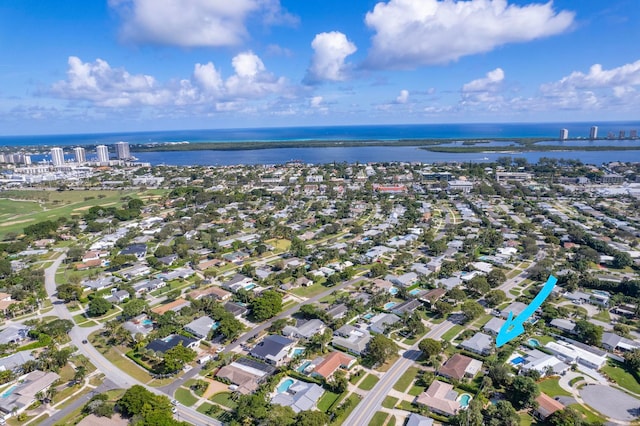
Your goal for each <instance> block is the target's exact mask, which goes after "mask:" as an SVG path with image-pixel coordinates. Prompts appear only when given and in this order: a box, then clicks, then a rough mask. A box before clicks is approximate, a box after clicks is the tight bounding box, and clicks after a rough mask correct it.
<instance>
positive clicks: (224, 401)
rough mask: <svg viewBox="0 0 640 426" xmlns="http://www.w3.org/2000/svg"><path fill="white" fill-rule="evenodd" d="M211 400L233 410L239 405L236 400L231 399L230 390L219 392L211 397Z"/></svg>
mask: <svg viewBox="0 0 640 426" xmlns="http://www.w3.org/2000/svg"><path fill="white" fill-rule="evenodd" d="M209 400H210V401H213V402H215V403H217V404H220V405H222V406H225V407H227V408H230V409H232V410H235V409H236V407H237V406H238V404H236V402H235V401H234V400H232V399H231V394H230V393H229V392H220V393H217V394H215V395H213V396H212V397H211V398H209Z"/></svg>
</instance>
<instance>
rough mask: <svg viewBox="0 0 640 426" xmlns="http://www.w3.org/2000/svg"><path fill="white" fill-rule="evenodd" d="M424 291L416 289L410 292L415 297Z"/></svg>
mask: <svg viewBox="0 0 640 426" xmlns="http://www.w3.org/2000/svg"><path fill="white" fill-rule="evenodd" d="M421 291H422V290H421V289H419V288H414V289H413V290H411V291H410V292H409V294H410V295H412V296H415V295H416V294H418V293H420V292H421Z"/></svg>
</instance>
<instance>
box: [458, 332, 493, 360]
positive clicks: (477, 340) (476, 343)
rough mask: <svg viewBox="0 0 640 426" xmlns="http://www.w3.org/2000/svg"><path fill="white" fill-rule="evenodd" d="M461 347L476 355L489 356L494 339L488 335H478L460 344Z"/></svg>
mask: <svg viewBox="0 0 640 426" xmlns="http://www.w3.org/2000/svg"><path fill="white" fill-rule="evenodd" d="M460 347H462V348H463V349H465V350H467V351H470V352H473V353H476V354H480V355H489V354H490V353H491V350H492V348H493V339H492V338H491V336H489V335H488V334H484V333H476V334H474V335H473V336H472V337H470V338H469V339H467V340H465V341H464V342H462V343H460Z"/></svg>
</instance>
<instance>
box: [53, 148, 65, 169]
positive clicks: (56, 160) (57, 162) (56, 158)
mask: <svg viewBox="0 0 640 426" xmlns="http://www.w3.org/2000/svg"><path fill="white" fill-rule="evenodd" d="M51 162H52V163H53V165H54V166H62V165H63V164H64V151H62V148H51Z"/></svg>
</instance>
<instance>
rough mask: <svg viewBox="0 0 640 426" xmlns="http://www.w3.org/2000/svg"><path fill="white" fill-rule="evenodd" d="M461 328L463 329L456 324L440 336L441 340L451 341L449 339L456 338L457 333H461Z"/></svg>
mask: <svg viewBox="0 0 640 426" xmlns="http://www.w3.org/2000/svg"><path fill="white" fill-rule="evenodd" d="M462 328H463V327H462V326H461V325H458V324H456V325H454V326H453V327H451V329H450V330H449V331H447V332H446V333H444V334H443V335H442V340H446V341H451V339H453V338H454V337H456V336H457V335H458V333H460V332H461V331H462Z"/></svg>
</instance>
